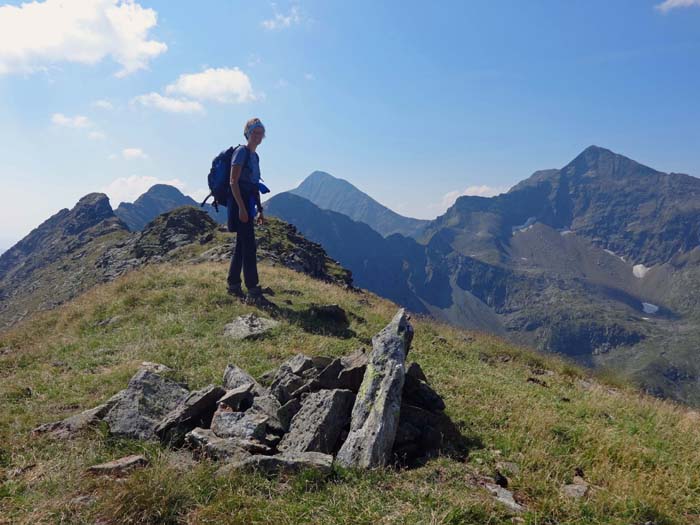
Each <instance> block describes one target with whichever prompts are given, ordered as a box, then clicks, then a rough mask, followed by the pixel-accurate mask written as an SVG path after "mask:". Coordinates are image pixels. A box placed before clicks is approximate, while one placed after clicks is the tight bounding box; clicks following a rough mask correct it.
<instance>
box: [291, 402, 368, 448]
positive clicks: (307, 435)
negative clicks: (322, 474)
mask: <svg viewBox="0 0 700 525" xmlns="http://www.w3.org/2000/svg"><path fill="white" fill-rule="evenodd" d="M354 401H355V394H353V393H352V392H350V390H321V391H319V392H315V393H313V394H309V395H308V396H306V399H304V402H303V403H302V405H301V409H300V410H299V412H298V413H297V415H296V416H294V418H293V419H292V423H291V426H290V429H289V433H287V434H285V436H284V437H283V438H282V441H281V442H280V444H279V446H278V447H277V448H278V449H279V450H281V451H288V450H289V451H294V452H323V453H324V454H332V453H333V452H334V451H335V450H336V445H337V443H338V438H339V437H340V434H341V432H342V431H343V429H345V428H346V427H347V425H348V423H349V422H350V413H351V411H352V405H353V402H354Z"/></svg>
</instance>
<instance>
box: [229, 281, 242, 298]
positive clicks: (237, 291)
mask: <svg viewBox="0 0 700 525" xmlns="http://www.w3.org/2000/svg"><path fill="white" fill-rule="evenodd" d="M228 293H229V295H234V296H236V297H238V298H239V299H245V294H244V293H243V288H242V287H241V285H240V284H236V285H234V286H229V287H228Z"/></svg>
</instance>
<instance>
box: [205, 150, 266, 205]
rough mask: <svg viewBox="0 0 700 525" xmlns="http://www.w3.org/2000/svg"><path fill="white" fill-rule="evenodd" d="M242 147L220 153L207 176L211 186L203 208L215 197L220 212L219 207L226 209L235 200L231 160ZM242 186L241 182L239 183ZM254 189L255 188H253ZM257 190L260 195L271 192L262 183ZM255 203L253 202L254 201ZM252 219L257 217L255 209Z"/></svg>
mask: <svg viewBox="0 0 700 525" xmlns="http://www.w3.org/2000/svg"><path fill="white" fill-rule="evenodd" d="M240 147H242V146H241V144H239V145H238V146H236V147H235V148H234V147H230V148H228V149H226V150H224V151H222V152H221V153H219V154H218V155H217V156H216V157H214V160H213V161H212V163H211V169H210V170H209V175H208V176H207V183H208V184H209V190H210V191H209V195H207V196H206V197H205V199H204V200H203V201H202V204H200V207H203V206H204V205H205V204H206V202H207V201H208V200H209V197H212V196H213V197H214V202H213V203H212V204H213V205H214V209H215V210H216V212H217V213H218V212H219V205H221V206H224V207H226V205H227V204H228V202H229V200H233V193H232V192H231V184H230V178H231V159H232V158H233V154H234V153H235V152H236V150H237V149H238V148H240ZM239 184H241V182H239ZM251 189H253V188H251ZM255 189H257V190H258V191H260V193H268V192H269V191H270V190H269V189H268V188H267V187H266V186H265V185H264V184H263V183H262V182H258V184H257V188H255ZM252 202H253V201H252ZM250 215H251V216H252V217H254V216H255V208H254V207H253V209H252V213H250Z"/></svg>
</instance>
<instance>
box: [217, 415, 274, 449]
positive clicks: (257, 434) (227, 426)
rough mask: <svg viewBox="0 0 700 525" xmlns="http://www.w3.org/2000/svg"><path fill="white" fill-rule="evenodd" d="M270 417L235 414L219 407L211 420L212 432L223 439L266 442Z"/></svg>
mask: <svg viewBox="0 0 700 525" xmlns="http://www.w3.org/2000/svg"><path fill="white" fill-rule="evenodd" d="M267 421H268V417H267V416H265V415H264V414H249V413H248V412H233V411H232V410H229V409H226V410H224V409H222V408H221V407H219V409H217V411H216V412H214V417H213V418H212V420H211V430H212V431H213V432H214V434H216V435H217V436H218V437H221V438H238V439H243V440H253V441H259V442H264V441H265V437H266V435H267Z"/></svg>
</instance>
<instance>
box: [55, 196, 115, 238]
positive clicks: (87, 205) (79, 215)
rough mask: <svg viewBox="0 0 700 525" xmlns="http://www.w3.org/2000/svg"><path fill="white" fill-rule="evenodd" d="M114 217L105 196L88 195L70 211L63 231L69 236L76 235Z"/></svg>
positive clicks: (107, 198)
mask: <svg viewBox="0 0 700 525" xmlns="http://www.w3.org/2000/svg"><path fill="white" fill-rule="evenodd" d="M114 217H115V216H114V211H113V210H112V206H110V204H109V197H107V195H105V194H104V193H88V194H87V195H85V196H84V197H82V198H81V199H80V200H79V201H78V202H77V204H76V205H75V206H74V207H73V209H72V210H70V214H69V215H68V216H67V217H66V219H67V221H66V224H65V226H64V229H65V231H66V232H67V233H69V234H76V233H78V232H81V231H83V230H86V229H87V228H90V227H92V226H94V225H96V224H98V223H100V222H102V221H104V220H106V219H112V218H114Z"/></svg>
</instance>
